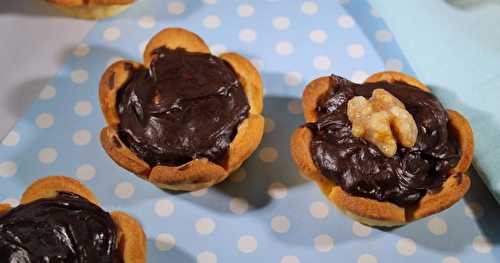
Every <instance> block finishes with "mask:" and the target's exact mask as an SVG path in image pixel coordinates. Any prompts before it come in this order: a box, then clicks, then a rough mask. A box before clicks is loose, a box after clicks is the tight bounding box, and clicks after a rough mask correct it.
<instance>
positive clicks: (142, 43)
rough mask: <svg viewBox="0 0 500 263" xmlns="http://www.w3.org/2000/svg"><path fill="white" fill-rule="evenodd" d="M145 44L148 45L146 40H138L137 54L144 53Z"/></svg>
mask: <svg viewBox="0 0 500 263" xmlns="http://www.w3.org/2000/svg"><path fill="white" fill-rule="evenodd" d="M147 45H148V41H147V40H145V41H141V42H139V45H138V46H137V49H138V50H139V54H144V51H145V50H146V46H147Z"/></svg>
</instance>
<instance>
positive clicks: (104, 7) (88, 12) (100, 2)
mask: <svg viewBox="0 0 500 263" xmlns="http://www.w3.org/2000/svg"><path fill="white" fill-rule="evenodd" d="M45 1H47V2H48V3H50V4H52V5H54V6H55V7H57V8H58V9H60V10H61V11H63V12H64V13H66V14H67V15H69V16H74V17H78V18H84V19H103V18H107V17H111V16H115V15H118V14H120V13H121V12H123V11H125V10H127V8H129V7H130V5H131V4H133V3H134V2H135V0H45Z"/></svg>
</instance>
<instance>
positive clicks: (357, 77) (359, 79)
mask: <svg viewBox="0 0 500 263" xmlns="http://www.w3.org/2000/svg"><path fill="white" fill-rule="evenodd" d="M368 77H369V75H368V73H366V72H365V71H363V70H356V71H354V72H353V73H352V75H351V81H353V82H356V83H360V84H361V83H363V82H365V80H366V79H367V78H368Z"/></svg>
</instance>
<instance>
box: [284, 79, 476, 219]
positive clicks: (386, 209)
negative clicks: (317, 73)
mask: <svg viewBox="0 0 500 263" xmlns="http://www.w3.org/2000/svg"><path fill="white" fill-rule="evenodd" d="M330 78H331V77H321V78H318V79H316V80H314V81H312V82H310V83H309V84H308V85H307V86H306V88H305V90H304V94H303V97H302V105H303V109H304V116H305V119H306V122H308V123H315V122H317V121H318V118H319V116H318V112H317V107H318V104H319V101H320V100H321V98H322V96H324V95H325V94H327V92H328V91H329V90H331V89H335V85H336V83H335V81H333V82H332V81H331V79H330ZM380 82H387V83H404V84H407V85H410V86H413V87H416V88H418V89H420V90H422V91H425V92H431V91H430V89H429V88H427V87H426V86H425V85H424V84H422V83H421V82H420V81H418V80H417V79H415V78H413V77H410V76H408V75H406V74H403V73H399V72H380V73H376V74H374V75H372V76H370V77H369V78H368V79H367V80H366V81H365V83H380ZM447 115H448V120H449V121H448V126H447V129H448V131H449V132H450V133H451V134H452V135H453V136H454V137H455V138H456V140H457V143H458V145H459V147H460V152H461V154H460V158H459V160H458V162H457V164H456V165H455V167H454V168H452V169H451V170H450V171H449V174H450V175H449V177H448V178H447V179H446V180H445V181H444V183H443V184H442V186H441V187H440V188H439V189H437V190H436V191H428V192H426V194H425V195H424V196H423V197H421V198H420V199H419V200H418V202H416V203H415V204H414V205H411V206H405V207H402V206H399V205H397V204H395V203H393V202H389V201H379V200H376V199H373V198H367V197H362V196H354V195H352V194H350V193H348V192H346V191H345V190H343V189H342V187H341V186H340V185H338V184H337V183H336V182H335V180H331V179H328V178H327V177H325V176H324V175H323V174H322V172H321V171H320V169H319V168H318V166H317V165H316V163H315V161H314V160H313V155H312V153H311V141H312V139H313V133H312V131H311V130H310V129H309V128H308V127H305V126H303V127H300V128H298V129H297V130H296V131H295V132H294V133H293V135H292V138H291V154H292V158H293V160H294V161H295V163H296V165H297V167H298V168H299V169H300V171H301V174H302V175H303V176H304V177H306V178H308V179H310V180H312V181H314V182H315V183H316V184H317V185H318V186H319V188H320V189H321V191H322V192H323V194H324V195H325V196H326V197H327V198H328V199H329V200H330V201H331V203H333V204H334V205H335V206H336V207H337V208H338V209H339V210H340V211H342V212H343V213H344V214H346V215H348V216H350V217H352V218H353V219H355V220H357V221H359V222H361V223H364V224H367V225H374V226H397V225H403V224H407V223H409V222H411V221H414V220H417V219H419V218H423V217H425V216H428V215H431V214H434V213H438V212H440V211H442V210H445V209H447V208H448V207H450V206H452V205H453V204H454V203H455V202H457V201H458V200H460V199H461V198H462V197H463V196H464V195H465V193H466V192H467V190H468V189H469V186H470V178H469V177H468V175H467V174H466V172H467V170H468V169H469V167H470V164H471V161H472V155H473V147H474V142H473V134H472V129H471V127H470V125H469V123H468V121H467V120H466V119H465V118H464V117H463V116H462V115H461V114H460V113H458V112H456V111H453V110H447ZM398 147H399V146H398Z"/></svg>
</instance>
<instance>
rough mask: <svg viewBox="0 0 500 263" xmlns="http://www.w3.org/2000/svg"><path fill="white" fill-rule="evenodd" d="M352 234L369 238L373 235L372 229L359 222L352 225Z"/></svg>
mask: <svg viewBox="0 0 500 263" xmlns="http://www.w3.org/2000/svg"><path fill="white" fill-rule="evenodd" d="M352 232H353V233H354V235H356V236H358V237H367V236H369V235H370V234H371V233H372V228H371V227H369V226H366V225H363V224H361V223H359V222H357V221H354V222H353V223H352Z"/></svg>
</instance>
